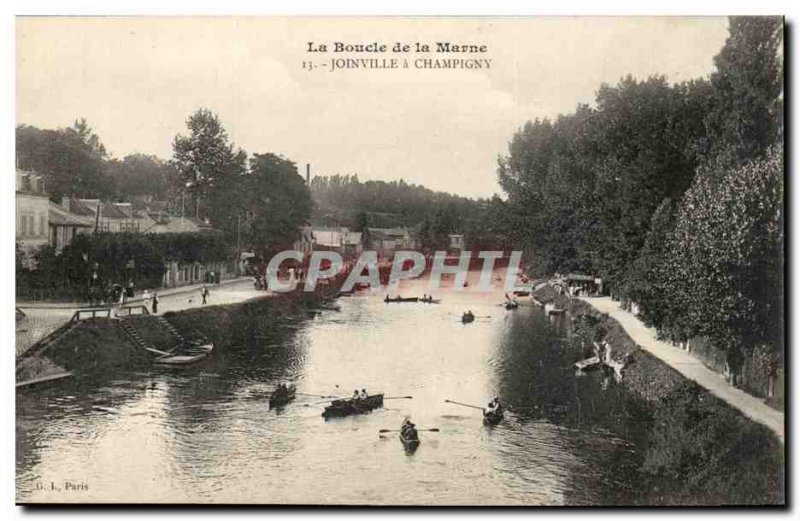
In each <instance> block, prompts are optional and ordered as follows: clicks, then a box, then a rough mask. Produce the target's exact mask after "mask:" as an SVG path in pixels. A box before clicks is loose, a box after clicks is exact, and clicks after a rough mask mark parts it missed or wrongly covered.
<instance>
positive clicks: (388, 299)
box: [383, 295, 419, 304]
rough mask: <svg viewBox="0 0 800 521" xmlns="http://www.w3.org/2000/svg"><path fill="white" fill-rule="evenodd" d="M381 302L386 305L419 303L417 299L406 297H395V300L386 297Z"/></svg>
mask: <svg viewBox="0 0 800 521" xmlns="http://www.w3.org/2000/svg"><path fill="white" fill-rule="evenodd" d="M383 301H384V302H386V303H387V304H388V303H390V302H418V301H419V297H406V298H403V297H399V296H398V297H395V298H389V295H386V298H385V299H383Z"/></svg>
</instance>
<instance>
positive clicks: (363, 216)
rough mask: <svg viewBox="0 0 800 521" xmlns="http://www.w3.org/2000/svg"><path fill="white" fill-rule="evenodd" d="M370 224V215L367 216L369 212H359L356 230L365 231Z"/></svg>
mask: <svg viewBox="0 0 800 521" xmlns="http://www.w3.org/2000/svg"><path fill="white" fill-rule="evenodd" d="M368 226H369V217H367V212H358V214H357V215H356V225H355V231H357V232H363V231H364V230H366V229H367V227H368Z"/></svg>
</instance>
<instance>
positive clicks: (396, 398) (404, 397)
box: [384, 396, 414, 400]
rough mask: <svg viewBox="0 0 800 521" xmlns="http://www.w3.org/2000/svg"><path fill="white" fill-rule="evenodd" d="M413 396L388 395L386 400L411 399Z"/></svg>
mask: <svg viewBox="0 0 800 521" xmlns="http://www.w3.org/2000/svg"><path fill="white" fill-rule="evenodd" d="M413 398H414V397H413V396H387V397H386V398H384V400H411V399H413Z"/></svg>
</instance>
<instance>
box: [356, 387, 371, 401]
mask: <svg viewBox="0 0 800 521" xmlns="http://www.w3.org/2000/svg"><path fill="white" fill-rule="evenodd" d="M358 398H359V399H360V400H366V399H367V398H369V395H368V394H367V390H366V389H361V392H360V393H358Z"/></svg>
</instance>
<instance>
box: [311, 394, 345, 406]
mask: <svg viewBox="0 0 800 521" xmlns="http://www.w3.org/2000/svg"><path fill="white" fill-rule="evenodd" d="M331 398H333V399H334V400H344V398H339V397H337V396H331ZM331 401H332V400H323V401H321V402H312V403H304V404H303V406H304V407H310V406H312V405H319V404H321V403H330V402H331Z"/></svg>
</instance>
